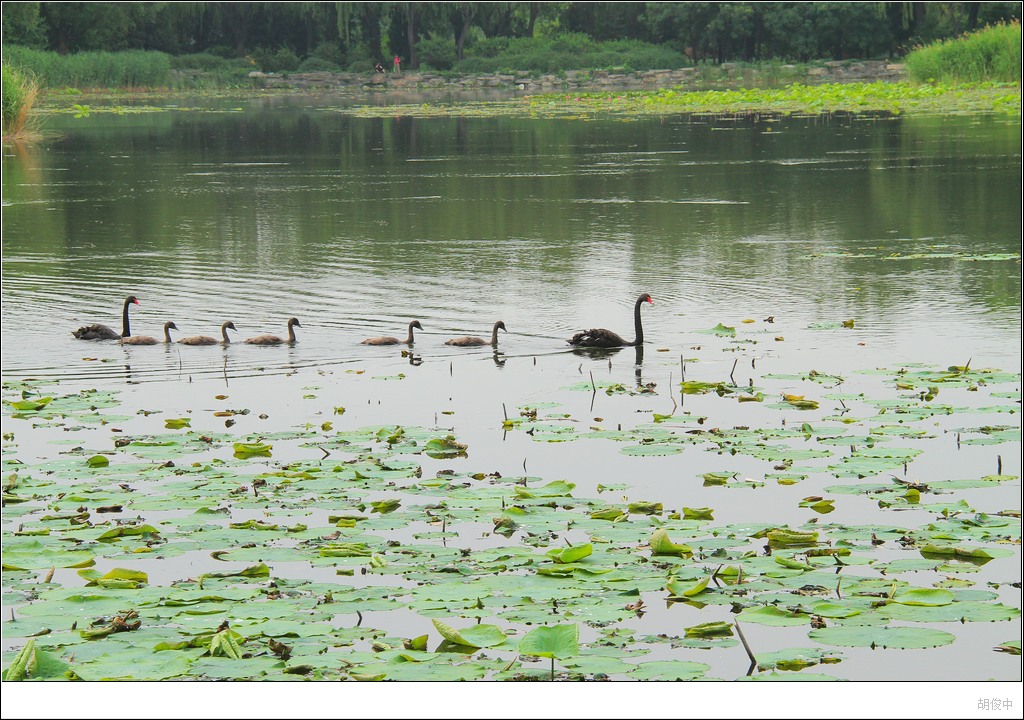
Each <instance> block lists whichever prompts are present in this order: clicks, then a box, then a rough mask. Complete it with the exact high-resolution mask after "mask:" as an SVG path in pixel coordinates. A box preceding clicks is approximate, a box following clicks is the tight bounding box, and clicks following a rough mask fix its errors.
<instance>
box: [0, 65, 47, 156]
mask: <svg viewBox="0 0 1024 720" xmlns="http://www.w3.org/2000/svg"><path fill="white" fill-rule="evenodd" d="M2 74H3V90H2V95H3V139H4V140H5V141H6V140H25V139H29V138H31V137H33V136H35V135H37V131H36V127H35V123H34V122H33V116H32V106H33V105H35V102H36V97H37V95H38V94H39V85H38V84H37V83H36V82H35V80H34V79H33V78H32V76H31V75H30V74H28V73H27V72H25V71H23V70H19V69H18V68H15V67H12V66H11V65H9V64H8V63H6V62H4V63H3V70H2Z"/></svg>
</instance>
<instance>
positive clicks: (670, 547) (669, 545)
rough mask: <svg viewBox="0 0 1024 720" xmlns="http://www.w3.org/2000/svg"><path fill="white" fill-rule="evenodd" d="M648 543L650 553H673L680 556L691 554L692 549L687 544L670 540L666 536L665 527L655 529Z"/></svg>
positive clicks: (684, 556)
mask: <svg viewBox="0 0 1024 720" xmlns="http://www.w3.org/2000/svg"><path fill="white" fill-rule="evenodd" d="M648 544H649V545H650V547H651V554H652V555H675V556H677V557H681V558H687V557H690V556H691V555H693V549H692V548H690V547H689V546H687V545H680V544H677V543H674V542H672V541H671V540H670V539H669V537H668V530H666V529H665V528H658V529H657V530H655V531H654V533H653V534H652V535H651V539H650V540H649V541H648Z"/></svg>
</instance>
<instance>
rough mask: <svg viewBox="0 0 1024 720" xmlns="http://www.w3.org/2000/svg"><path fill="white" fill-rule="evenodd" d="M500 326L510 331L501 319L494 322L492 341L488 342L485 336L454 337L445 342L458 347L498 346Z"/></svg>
mask: <svg viewBox="0 0 1024 720" xmlns="http://www.w3.org/2000/svg"><path fill="white" fill-rule="evenodd" d="M498 328H501V329H502V330H505V332H508V330H506V329H505V323H504V322H502V321H501V320H499V321H498V322H496V323H494V329H493V330H491V342H490V343H488V342H487V341H486V340H484V339H483V338H478V337H459V338H452V339H451V340H445V342H444V344H445V345H456V346H458V347H473V346H475V345H491V346H493V347H498Z"/></svg>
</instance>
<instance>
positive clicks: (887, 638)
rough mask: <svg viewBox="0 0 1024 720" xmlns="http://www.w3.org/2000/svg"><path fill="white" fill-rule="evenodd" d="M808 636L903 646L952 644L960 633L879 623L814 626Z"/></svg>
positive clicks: (859, 644) (843, 642)
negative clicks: (816, 627)
mask: <svg viewBox="0 0 1024 720" xmlns="http://www.w3.org/2000/svg"><path fill="white" fill-rule="evenodd" d="M808 637H810V638H811V640H815V641H817V642H820V643H823V644H825V645H839V646H841V647H870V648H895V649H902V650H910V649H921V648H932V647H940V646H942V645H949V644H950V643H952V642H954V641H955V640H956V636H955V635H953V634H952V633H948V632H945V631H943V630H931V629H926V628H912V627H887V626H877V625H843V626H832V627H826V628H819V629H818V630H812V631H811V632H810V633H809V634H808Z"/></svg>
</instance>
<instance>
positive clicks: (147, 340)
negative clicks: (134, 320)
mask: <svg viewBox="0 0 1024 720" xmlns="http://www.w3.org/2000/svg"><path fill="white" fill-rule="evenodd" d="M177 329H178V326H177V325H175V324H174V323H172V322H165V323H164V342H165V343H168V344H169V343H170V342H171V330H177ZM158 342H160V341H159V340H157V339H156V338H155V337H152V336H150V335H130V336H129V337H123V338H121V344H122V345H156V344H157V343H158Z"/></svg>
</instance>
